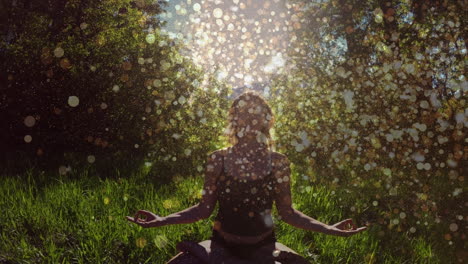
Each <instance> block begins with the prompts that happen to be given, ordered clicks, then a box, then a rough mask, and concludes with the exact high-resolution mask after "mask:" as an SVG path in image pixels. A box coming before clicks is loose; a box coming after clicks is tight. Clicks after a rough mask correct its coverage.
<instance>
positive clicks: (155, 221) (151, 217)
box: [126, 210, 164, 228]
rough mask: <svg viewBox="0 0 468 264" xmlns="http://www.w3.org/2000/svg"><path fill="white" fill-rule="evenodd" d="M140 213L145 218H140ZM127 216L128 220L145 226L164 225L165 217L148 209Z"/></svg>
mask: <svg viewBox="0 0 468 264" xmlns="http://www.w3.org/2000/svg"><path fill="white" fill-rule="evenodd" d="M140 215H142V216H144V217H145V218H144V219H142V218H140ZM126 218H127V220H128V221H130V222H133V223H135V224H138V225H140V226H141V227H144V228H147V227H157V226H162V225H163V221H164V218H163V217H160V216H158V215H155V214H153V213H152V212H150V211H146V210H139V211H138V212H137V213H136V214H135V217H130V216H126Z"/></svg>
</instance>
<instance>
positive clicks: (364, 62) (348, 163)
mask: <svg viewBox="0 0 468 264" xmlns="http://www.w3.org/2000/svg"><path fill="white" fill-rule="evenodd" d="M291 2H292V5H293V9H294V10H295V11H296V12H297V14H296V18H295V20H296V21H297V22H298V23H300V26H298V27H295V28H296V29H297V30H296V34H295V36H293V37H292V39H293V40H295V41H294V43H293V45H292V48H291V52H290V57H291V58H292V60H291V61H290V62H289V63H290V67H291V68H293V70H292V71H291V72H290V73H288V75H283V76H279V77H278V78H276V80H275V85H274V89H272V90H273V91H276V92H278V93H279V94H280V95H279V96H278V97H277V98H276V100H275V101H274V103H273V104H272V105H273V106H274V107H275V112H276V115H277V127H276V135H277V138H278V147H279V149H280V150H281V151H283V152H285V153H286V154H287V155H288V157H290V159H291V160H292V161H293V162H294V163H296V164H297V165H298V167H300V168H302V169H299V170H300V171H301V173H302V174H303V175H304V176H307V177H309V179H310V181H309V184H327V185H329V186H331V187H332V188H333V189H344V190H345V191H348V192H356V193H360V194H361V196H362V197H361V198H362V199H359V200H360V203H358V204H355V205H350V206H349V207H348V208H347V209H346V210H347V211H348V213H349V214H354V213H356V214H358V215H359V214H360V215H362V216H363V221H368V222H370V223H378V224H379V225H381V226H382V227H383V229H382V230H383V231H382V232H394V231H397V232H410V235H412V234H414V233H418V232H421V230H423V229H426V228H431V227H432V226H440V227H442V228H440V229H438V230H444V231H443V232H441V233H438V234H437V243H444V244H445V243H447V244H449V245H451V246H452V248H454V249H453V250H454V251H456V250H460V249H461V248H462V247H463V244H465V245H466V242H465V241H466V233H465V229H466V221H465V220H466V213H465V212H466V201H464V200H463V198H462V197H463V195H462V193H463V189H465V188H464V187H463V186H464V180H465V177H464V166H463V165H462V164H464V163H466V160H467V159H468V156H467V154H468V151H467V148H466V146H465V145H466V142H467V141H466V140H467V139H466V135H467V130H466V127H467V126H468V123H467V120H468V115H467V112H466V103H467V97H466V92H467V87H468V86H467V84H468V82H467V80H466V76H465V73H464V68H465V67H466V65H465V64H466V50H467V49H466V48H467V47H466V34H463V32H464V28H466V21H467V19H466V18H467V17H466V14H467V13H466V7H465V6H464V5H463V4H462V1H377V0H376V1H302V0H297V1H291ZM463 10H464V11H463ZM291 65H292V66H291ZM370 195H372V196H371V197H369V196H370ZM365 197H367V198H365ZM365 200H367V201H366V202H362V201H365ZM423 224H424V225H423ZM454 256H455V254H454Z"/></svg>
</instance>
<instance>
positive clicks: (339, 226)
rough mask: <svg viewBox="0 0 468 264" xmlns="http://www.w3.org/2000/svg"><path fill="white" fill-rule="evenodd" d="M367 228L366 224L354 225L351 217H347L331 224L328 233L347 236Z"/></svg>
mask: <svg viewBox="0 0 468 264" xmlns="http://www.w3.org/2000/svg"><path fill="white" fill-rule="evenodd" d="M366 229H367V226H363V227H359V228H356V225H355V224H354V223H353V219H351V218H349V219H346V220H343V221H341V222H338V223H336V224H334V225H331V226H330V228H329V231H330V232H329V234H330V235H335V236H343V237H348V236H351V235H354V234H357V233H359V232H362V231H364V230H366Z"/></svg>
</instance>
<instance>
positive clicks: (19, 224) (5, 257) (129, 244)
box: [0, 169, 453, 263]
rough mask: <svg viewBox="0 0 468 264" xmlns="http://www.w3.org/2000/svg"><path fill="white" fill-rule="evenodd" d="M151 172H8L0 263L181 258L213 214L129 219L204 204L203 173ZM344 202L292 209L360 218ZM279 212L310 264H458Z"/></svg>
mask: <svg viewBox="0 0 468 264" xmlns="http://www.w3.org/2000/svg"><path fill="white" fill-rule="evenodd" d="M150 175H151V174H148V173H147V172H146V171H144V170H143V171H140V172H138V173H135V174H134V175H129V176H128V177H124V178H117V179H105V180H102V179H99V178H97V177H94V176H93V175H92V173H91V172H90V171H88V170H86V169H83V171H74V172H71V175H67V176H63V177H61V176H58V175H46V174H44V173H40V172H36V171H35V170H32V169H31V170H30V171H29V172H28V173H27V174H26V175H20V176H14V175H3V176H2V178H1V180H0V210H1V212H2V213H1V214H0V241H1V242H0V263H165V261H167V260H168V259H170V258H171V257H172V256H173V255H175V254H177V250H176V249H175V246H176V244H177V242H178V241H180V240H184V239H190V240H195V241H201V240H205V239H208V238H209V236H210V234H211V223H212V219H213V218H214V215H215V214H213V215H212V216H211V217H210V218H209V219H207V220H202V221H199V222H197V223H194V224H186V225H173V226H164V227H159V228H150V229H143V228H141V227H139V226H137V225H135V224H132V223H130V222H128V221H126V220H125V218H124V217H125V216H126V215H132V214H133V213H134V212H135V211H136V210H138V209H147V210H150V211H152V212H154V213H156V214H158V215H162V216H164V215H168V214H171V213H174V212H177V211H179V210H182V209H184V208H187V207H189V206H192V205H194V204H196V203H197V202H198V201H199V197H200V196H199V195H200V194H199V193H200V190H201V187H202V183H203V182H202V180H203V179H202V177H201V176H198V177H189V178H186V179H181V178H176V179H175V180H174V181H173V182H170V183H167V184H161V183H158V182H157V180H155V179H153V178H151V177H155V176H150ZM294 178H295V177H294ZM340 195H342V194H340ZM350 195H351V194H350ZM340 197H341V201H340V200H339V199H338V197H337V194H333V193H332V192H331V190H329V189H327V188H326V187H324V186H311V187H310V188H307V191H304V189H303V188H302V189H301V188H299V186H298V185H294V188H293V201H294V206H295V207H296V208H297V209H298V210H301V211H302V212H304V213H306V214H307V215H309V216H311V217H313V218H316V219H318V220H319V221H322V222H325V223H329V224H331V223H335V222H338V221H340V220H343V219H346V218H353V219H355V217H356V216H358V214H356V216H354V215H344V214H343V213H344V212H345V211H344V210H343V208H340V205H341V206H342V205H343V204H353V203H354V202H355V201H353V200H352V199H353V198H352V196H348V197H345V196H340ZM215 212H216V211H215ZM276 215H277V214H276V211H275V210H274V216H275V223H276V233H277V237H278V240H279V241H280V242H282V243H283V244H285V245H287V246H289V247H291V248H293V249H294V250H296V251H297V252H298V253H300V254H301V255H303V256H305V257H306V258H307V259H308V260H310V261H311V262H312V263H450V261H452V260H450V255H449V254H451V253H450V251H444V250H440V249H439V250H438V251H437V252H446V254H447V255H440V253H439V255H437V254H436V251H435V250H434V247H435V246H436V244H434V242H433V240H431V238H430V237H424V236H423V235H424V234H422V236H420V237H415V236H411V237H410V236H409V235H408V234H407V233H403V232H401V233H399V232H385V233H384V235H383V236H382V235H381V234H379V231H381V230H382V229H384V228H385V227H382V226H380V225H373V226H372V227H370V228H369V229H368V230H367V231H365V232H363V233H360V234H357V235H355V236H352V237H348V238H343V237H336V236H327V235H324V234H320V233H313V232H310V231H305V230H300V229H296V228H294V227H291V226H289V225H287V224H285V223H282V222H281V221H279V220H278V219H277V218H276ZM439 247H440V246H439ZM452 259H453V258H452Z"/></svg>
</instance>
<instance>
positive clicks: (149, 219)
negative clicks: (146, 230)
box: [127, 150, 223, 227]
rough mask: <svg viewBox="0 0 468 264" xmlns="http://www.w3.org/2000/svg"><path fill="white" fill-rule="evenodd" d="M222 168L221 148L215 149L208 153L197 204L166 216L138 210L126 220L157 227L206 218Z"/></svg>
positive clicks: (212, 203) (211, 208)
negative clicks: (203, 181) (199, 199)
mask: <svg viewBox="0 0 468 264" xmlns="http://www.w3.org/2000/svg"><path fill="white" fill-rule="evenodd" d="M222 169H223V156H222V150H216V151H214V152H212V153H210V154H209V155H208V162H207V164H206V169H205V183H204V186H203V190H202V198H201V201H200V202H199V203H198V204H196V205H194V206H192V207H189V208H187V209H184V210H182V211H180V212H177V213H173V214H170V215H168V216H166V217H160V216H157V215H155V214H153V213H151V212H148V211H144V210H140V211H138V212H137V213H136V215H135V217H129V216H127V220H129V221H131V222H134V223H136V224H138V225H140V226H142V227H158V226H164V225H174V224H188V223H193V222H196V221H198V220H201V219H206V218H208V217H209V216H210V215H211V213H212V212H213V209H214V207H215V205H216V201H217V192H216V181H217V179H218V176H219V175H220V173H221V170H222ZM139 215H144V216H145V217H146V218H145V219H141V218H139V217H138V216H139Z"/></svg>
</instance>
